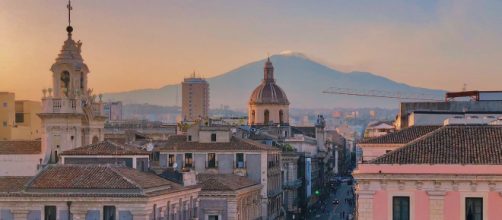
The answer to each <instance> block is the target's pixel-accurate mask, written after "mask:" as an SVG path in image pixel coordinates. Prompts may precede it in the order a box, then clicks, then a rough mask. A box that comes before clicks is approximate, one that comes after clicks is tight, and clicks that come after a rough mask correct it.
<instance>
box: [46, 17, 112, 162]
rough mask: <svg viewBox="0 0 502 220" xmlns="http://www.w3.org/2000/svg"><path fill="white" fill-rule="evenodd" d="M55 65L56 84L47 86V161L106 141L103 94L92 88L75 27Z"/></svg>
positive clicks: (54, 77)
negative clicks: (76, 149) (63, 153)
mask: <svg viewBox="0 0 502 220" xmlns="http://www.w3.org/2000/svg"><path fill="white" fill-rule="evenodd" d="M66 30H67V32H68V38H67V39H66V41H65V42H64V44H63V48H62V49H61V51H60V53H59V55H58V56H57V58H56V62H55V63H54V64H53V65H52V67H51V71H52V88H49V89H44V90H43V98H42V112H41V113H40V114H39V116H40V118H41V119H42V154H44V155H43V161H41V162H42V163H43V164H47V163H55V162H57V160H58V159H57V158H58V153H61V152H62V151H64V150H69V149H73V148H76V147H80V146H84V145H88V144H91V143H96V142H98V141H103V139H104V134H103V130H104V122H105V119H106V117H105V116H104V114H103V103H102V101H101V96H99V98H98V96H96V95H95V94H94V93H93V91H92V89H89V88H88V84H87V83H88V80H87V77H88V74H89V68H88V67H87V65H86V64H85V63H84V60H83V59H82V56H81V47H82V43H81V42H80V41H78V42H75V41H74V40H73V39H72V31H73V28H72V27H71V26H70V25H68V27H67V28H66Z"/></svg>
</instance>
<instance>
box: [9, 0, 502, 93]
mask: <svg viewBox="0 0 502 220" xmlns="http://www.w3.org/2000/svg"><path fill="white" fill-rule="evenodd" d="M73 4H74V7H75V8H78V10H75V11H74V12H73V14H72V17H73V24H72V25H73V26H74V29H75V31H74V32H73V33H74V35H73V36H74V39H76V40H82V42H83V47H82V48H83V49H82V53H83V56H84V59H85V62H86V63H88V64H89V66H91V69H90V71H91V72H90V73H91V75H89V80H90V83H91V84H92V85H93V88H94V89H95V90H94V91H97V92H99V93H106V92H120V91H127V90H134V89H141V88H158V87H161V86H164V85H167V84H176V83H179V82H181V81H182V79H183V78H184V77H186V76H188V75H189V74H190V73H192V72H193V71H194V70H195V71H196V72H197V73H198V74H200V75H202V76H205V77H212V76H216V75H219V74H222V73H225V72H227V71H230V70H232V69H234V68H236V67H239V66H240V65H243V64H247V63H249V62H252V61H255V60H259V59H263V58H264V57H266V55H267V52H268V53H270V54H278V53H280V52H281V51H286V50H291V51H298V52H301V53H304V54H306V55H307V56H309V57H311V58H313V59H316V60H321V61H322V62H323V63H325V64H328V65H330V66H332V67H334V68H336V69H338V70H342V71H352V70H360V71H369V72H373V73H375V74H378V75H381V76H384V77H388V78H390V79H392V80H396V81H398V82H403V83H407V84H410V85H413V86H420V87H426V88H444V89H448V90H460V89H461V87H462V84H463V83H467V84H468V89H480V90H495V89H497V81H498V80H500V79H501V78H502V76H497V73H498V72H500V70H501V67H500V66H499V65H497V61H498V58H499V57H500V55H502V54H501V53H502V52H500V51H502V50H500V49H501V48H500V45H499V44H497V39H498V38H499V37H500V36H501V35H502V32H501V30H502V29H501V28H500V23H501V22H498V21H500V18H499V16H497V14H498V12H499V11H501V9H502V4H501V3H498V2H495V1H484V2H476V3H473V2H459V1H454V2H453V1H450V2H441V3H436V2H433V1H414V2H403V1H387V2H384V3H378V4H377V3H372V2H370V1H365V2H357V3H356V2H329V3H328V2H318V3H316V4H308V3H305V2H288V4H285V3H284V2H282V1H277V2H268V3H264V2H229V1H218V2H197V1H183V2H164V1H149V2H148V3H139V2H134V1H120V2H118V1H109V2H100V1H74V2H73ZM66 13H67V12H66V9H65V8H64V4H62V2H61V1H49V2H37V1H0V27H2V29H3V30H6V31H4V32H2V34H0V47H1V48H4V49H2V50H1V51H0V78H2V80H1V81H0V88H2V90H6V91H12V92H15V93H16V97H17V98H19V99H31V100H38V99H39V98H40V97H41V89H42V88H46V87H48V86H49V85H50V81H49V79H50V77H49V76H50V74H51V73H50V71H49V68H50V66H49V64H50V63H52V62H53V61H54V58H55V56H54V54H55V53H56V52H57V51H59V49H60V48H61V41H62V40H64V39H65V38H66V34H65V30H64V29H65V27H66V25H67V23H66V16H67V15H66ZM89 15H92V16H89ZM124 15H126V16H124ZM12 21H15V22H12ZM34 36H36V37H34ZM239 39H240V40H239ZM122 76H128V77H122ZM144 76H147V77H144ZM410 76H413V77H410ZM130 77H134V80H130V79H131V78H130ZM431 77H434V80H431ZM111 81H113V82H115V83H113V84H111V83H109V82H111Z"/></svg>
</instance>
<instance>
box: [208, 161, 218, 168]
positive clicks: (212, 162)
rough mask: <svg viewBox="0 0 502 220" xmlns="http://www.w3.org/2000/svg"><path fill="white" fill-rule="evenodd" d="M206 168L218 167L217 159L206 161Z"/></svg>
mask: <svg viewBox="0 0 502 220" xmlns="http://www.w3.org/2000/svg"><path fill="white" fill-rule="evenodd" d="M206 169H218V161H206Z"/></svg>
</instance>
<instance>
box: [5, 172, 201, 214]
mask: <svg viewBox="0 0 502 220" xmlns="http://www.w3.org/2000/svg"><path fill="white" fill-rule="evenodd" d="M199 191H200V187H197V186H189V187H184V186H181V185H178V184H176V183H174V182H171V181H168V180H165V179H162V178H160V177H158V176H156V175H153V174H150V173H145V172H140V171H137V170H135V169H131V168H126V167H123V166H111V165H48V166H46V167H45V168H44V169H43V170H41V171H40V172H39V173H38V174H37V175H36V176H34V177H0V216H1V218H2V219H4V220H17V219H28V220H39V219H46V220H69V219H75V220H94V219H110V220H132V219H143V220H151V219H182V220H191V219H196V218H197V217H198V204H199V203H198V193H199Z"/></svg>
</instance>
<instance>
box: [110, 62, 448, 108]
mask: <svg viewBox="0 0 502 220" xmlns="http://www.w3.org/2000/svg"><path fill="white" fill-rule="evenodd" d="M270 59H271V61H272V63H273V64H274V68H275V72H274V73H275V78H276V80H277V83H278V84H279V86H281V87H282V88H283V89H284V91H285V92H286V94H287V96H288V98H289V101H290V102H291V106H292V107H297V108H333V107H350V108H363V107H382V108H397V107H398V105H397V104H398V102H399V101H398V100H392V99H384V98H369V97H356V96H344V95H331V94H323V93H322V91H323V90H325V89H327V88H329V87H332V86H335V87H339V88H354V89H364V90H372V89H376V90H385V91H399V92H404V93H413V94H431V95H434V96H437V97H438V98H441V97H443V94H444V91H440V90H431V89H426V88H418V87H413V86H409V85H406V84H403V83H398V82H395V81H392V80H390V79H387V78H385V77H381V76H377V75H375V74H372V73H367V72H350V73H343V72H340V71H337V70H335V69H333V68H330V67H328V66H325V65H323V64H320V63H318V62H315V61H313V60H311V59H309V58H307V57H306V56H303V55H301V54H295V53H291V54H281V55H274V56H272V57H271V58H270ZM264 62H265V60H259V61H256V62H252V63H249V64H246V65H244V66H242V67H240V68H237V69H235V70H232V71H229V72H227V73H224V74H221V75H219V76H216V77H212V78H208V79H207V80H208V82H209V87H210V101H211V103H210V105H211V108H219V107H220V106H221V105H228V106H230V107H232V108H239V109H243V108H245V107H246V105H247V101H248V99H249V95H250V94H251V92H252V91H253V89H254V88H255V87H256V86H257V85H258V84H259V83H260V81H261V79H262V78H263V65H264ZM179 87H180V86H179V84H178V85H167V86H164V87H162V88H159V89H142V90H134V91H129V92H120V93H109V94H105V95H104V98H105V100H109V99H111V100H121V101H123V102H125V103H150V104H155V105H163V106H173V105H175V104H176V94H179V96H180V97H181V92H178V93H177V92H176V90H177V88H179ZM180 102H181V100H180Z"/></svg>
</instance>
